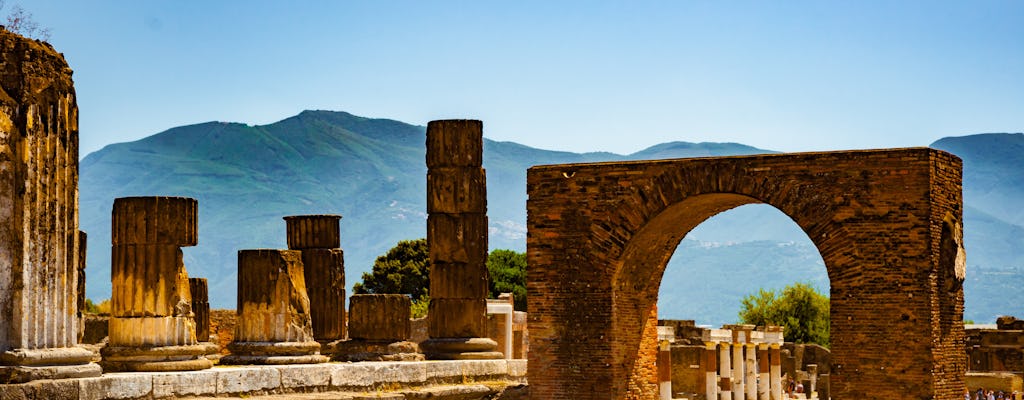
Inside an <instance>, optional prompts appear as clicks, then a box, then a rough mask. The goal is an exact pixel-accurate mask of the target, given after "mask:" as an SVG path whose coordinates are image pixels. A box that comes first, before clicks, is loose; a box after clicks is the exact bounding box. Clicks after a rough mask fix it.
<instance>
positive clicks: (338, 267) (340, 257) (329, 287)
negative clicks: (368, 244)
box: [284, 215, 347, 354]
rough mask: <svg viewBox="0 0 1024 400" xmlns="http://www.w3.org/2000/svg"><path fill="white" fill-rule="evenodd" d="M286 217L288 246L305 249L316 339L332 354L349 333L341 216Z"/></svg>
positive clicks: (327, 352) (308, 290)
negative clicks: (347, 327)
mask: <svg viewBox="0 0 1024 400" xmlns="http://www.w3.org/2000/svg"><path fill="white" fill-rule="evenodd" d="M284 220H285V226H286V230H287V234H288V249H290V250H299V251H301V252H302V268H303V276H304V277H305V279H306V294H307V295H308V296H309V312H310V317H311V319H312V323H313V338H314V339H316V341H317V342H320V343H321V345H322V350H321V351H322V353H324V354H332V353H333V352H334V347H335V346H336V345H337V343H338V342H339V341H341V340H344V339H345V337H346V334H347V332H346V325H345V252H344V251H342V249H341V227H340V221H341V216H340V215H296V216H290V217H284Z"/></svg>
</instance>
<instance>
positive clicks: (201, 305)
mask: <svg viewBox="0 0 1024 400" xmlns="http://www.w3.org/2000/svg"><path fill="white" fill-rule="evenodd" d="M188 287H189V293H190V294H191V295H192V315H193V316H194V319H195V322H196V340H198V341H200V342H208V341H210V292H209V284H208V283H207V281H206V278H188Z"/></svg>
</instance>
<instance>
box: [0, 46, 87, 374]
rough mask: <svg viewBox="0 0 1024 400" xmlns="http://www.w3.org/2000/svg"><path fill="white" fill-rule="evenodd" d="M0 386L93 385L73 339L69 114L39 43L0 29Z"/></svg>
mask: <svg viewBox="0 0 1024 400" xmlns="http://www.w3.org/2000/svg"><path fill="white" fill-rule="evenodd" d="M0 187H3V188H4V189H3V190H0V321H3V323H2V324H0V384H2V383H12V382H26V381H30V380H35V379H56V378H70V377H84V376H96V375H99V374H100V367H99V365H96V364H91V363H90V359H91V357H92V355H91V353H90V352H89V351H87V350H84V349H81V348H78V347H75V345H76V343H77V342H78V337H79V329H80V327H79V321H78V318H77V313H78V299H77V296H76V294H75V292H76V289H77V287H78V268H79V242H78V241H79V235H78V106H77V105H76V102H75V89H74V86H73V84H72V81H71V69H70V68H69V67H68V64H67V62H65V61H64V57H63V56H61V55H60V54H59V53H57V52H56V51H54V50H53V48H52V47H50V46H49V45H48V44H45V43H42V42H38V41H35V40H31V39H26V38H24V37H21V36H18V35H16V34H13V33H10V32H8V31H6V30H3V29H0Z"/></svg>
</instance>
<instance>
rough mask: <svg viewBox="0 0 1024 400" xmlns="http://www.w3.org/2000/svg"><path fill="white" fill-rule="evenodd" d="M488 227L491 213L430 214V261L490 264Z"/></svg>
mask: <svg viewBox="0 0 1024 400" xmlns="http://www.w3.org/2000/svg"><path fill="white" fill-rule="evenodd" d="M487 229H488V228H487V214H483V213H463V214H444V213H432V214H430V215H429V216H427V247H429V248H430V261H432V262H435V263H440V262H443V263H468V264H473V265H476V264H479V265H484V264H486V263H487V253H488V250H487V234H488V230H487Z"/></svg>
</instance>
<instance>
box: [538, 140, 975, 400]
mask: <svg viewBox="0 0 1024 400" xmlns="http://www.w3.org/2000/svg"><path fill="white" fill-rule="evenodd" d="M960 171H961V163H960V161H959V159H957V158H955V157H954V156H951V155H949V154H947V153H944V152H941V151H937V150H932V149H924V148H918V149H899V150H875V151H856V152H830V153H801V154H782V155H764V156H744V157H723V158H703V159H682V160H663V161H640V162H625V163H601V164H571V165H554V166H540V167H533V168H531V169H530V170H529V172H528V174H527V176H528V189H527V190H528V193H529V200H528V203H527V209H528V222H527V224H528V228H529V233H528V236H527V254H528V255H527V257H528V261H529V264H530V269H529V276H528V284H527V286H528V290H529V291H530V293H531V296H530V299H529V307H530V314H531V315H530V319H529V323H530V326H529V329H530V332H531V343H530V346H531V352H530V356H529V360H530V364H529V365H530V367H529V374H530V377H529V379H530V386H531V389H530V390H531V395H535V396H537V398H545V399H559V398H573V399H583V398H590V399H612V398H627V397H629V396H630V395H628V393H633V392H634V388H636V387H641V386H645V385H650V387H649V389H644V390H643V391H644V392H645V393H647V392H649V393H657V386H656V385H653V384H649V383H648V381H647V380H646V378H644V376H643V374H639V373H638V372H637V371H636V370H635V368H634V365H635V361H636V360H637V359H638V358H642V357H643V354H644V352H643V351H638V349H641V348H646V347H644V346H642V345H641V342H642V337H643V331H644V327H646V326H647V325H648V324H649V320H650V319H651V318H653V317H652V316H651V315H650V314H649V312H648V310H649V309H650V307H651V305H653V304H655V302H656V300H657V294H658V287H659V285H660V281H661V276H662V274H663V272H664V268H665V265H666V264H667V262H668V260H669V258H670V257H671V256H672V253H673V252H674V251H675V249H676V247H677V246H678V244H679V241H680V240H682V238H683V237H684V236H685V235H686V233H687V232H689V231H690V230H691V229H693V228H694V227H696V226H697V225H698V224H700V223H701V222H703V221H704V220H706V219H707V218H709V217H711V216H713V215H715V214H717V213H719V212H721V211H725V210H728V209H731V208H734V207H737V206H740V205H743V204H749V203H767V204H770V205H772V206H774V207H776V208H778V209H779V210H780V211H782V212H783V213H785V214H786V215H788V216H789V217H791V218H792V219H793V220H794V221H795V222H796V223H797V224H798V225H799V226H800V227H801V228H802V229H803V230H804V232H806V233H807V234H808V237H809V238H810V239H811V240H812V241H813V242H814V243H815V245H816V246H817V248H818V250H819V252H820V253H821V255H822V258H823V259H824V261H825V265H826V268H827V270H828V274H829V279H830V283H831V307H832V326H831V332H832V346H833V347H832V350H833V357H834V358H833V371H832V375H831V384H832V394H833V398H836V399H862V398H884V397H901V398H935V399H953V398H954V397H955V396H956V394H957V393H959V394H960V395H962V391H963V378H962V377H963V373H962V372H963V371H964V370H965V367H966V365H965V359H964V356H963V327H962V324H961V323H960V321H961V319H962V312H963V290H962V288H961V286H960V285H959V282H962V271H961V272H958V271H957V268H956V264H957V260H958V257H959V256H960V255H962V251H961V249H960V246H961V245H960V243H962V241H960V240H958V238H957V234H958V232H957V230H958V229H960V223H959V221H960V220H961V215H962V207H961V204H962V200H961V181H960ZM944 221H945V222H944ZM944 229H945V230H946V231H947V232H946V233H945V235H946V236H945V237H946V238H947V239H946V240H945V242H946V245H945V246H943V245H941V243H942V242H943V240H941V239H940V238H942V237H943V230H944ZM943 249H945V250H944V251H943ZM943 254H946V256H943ZM645 365H647V366H649V368H651V369H652V370H653V368H654V365H653V363H649V364H645ZM646 398H653V397H646Z"/></svg>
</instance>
